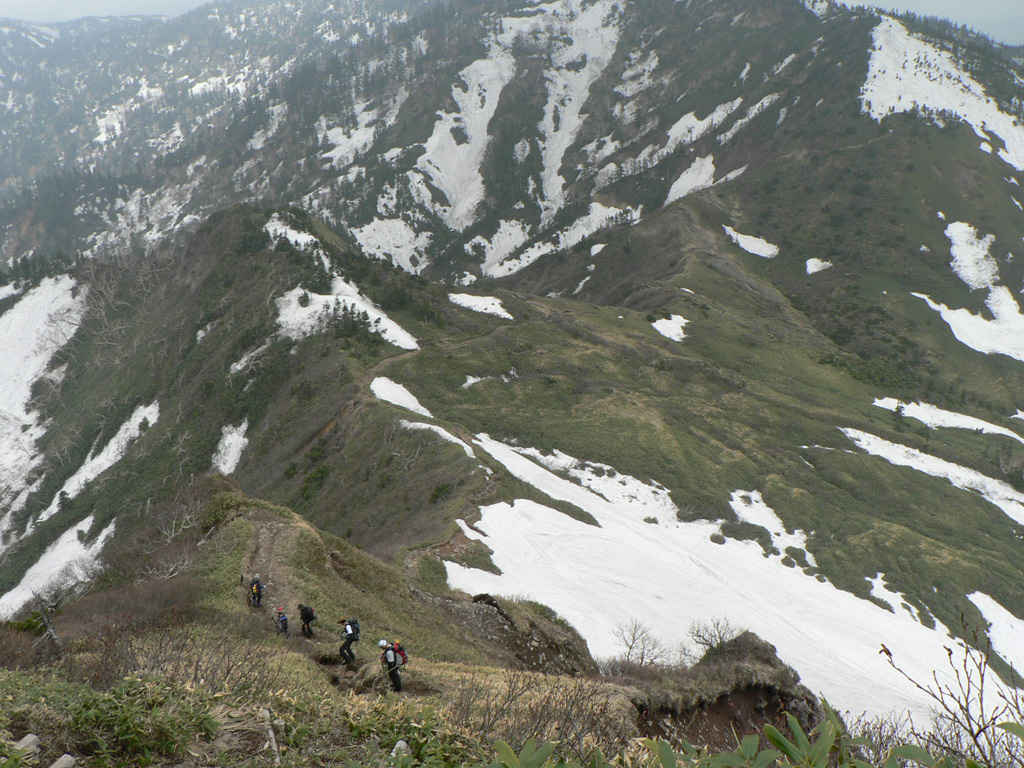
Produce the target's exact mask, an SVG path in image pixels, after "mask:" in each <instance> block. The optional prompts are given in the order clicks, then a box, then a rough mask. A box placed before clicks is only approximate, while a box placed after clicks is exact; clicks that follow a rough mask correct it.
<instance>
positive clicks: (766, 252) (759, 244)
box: [722, 225, 779, 259]
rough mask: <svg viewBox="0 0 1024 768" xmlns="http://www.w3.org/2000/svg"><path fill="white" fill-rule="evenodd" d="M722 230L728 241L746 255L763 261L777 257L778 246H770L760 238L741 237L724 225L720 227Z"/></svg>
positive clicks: (751, 236)
mask: <svg viewBox="0 0 1024 768" xmlns="http://www.w3.org/2000/svg"><path fill="white" fill-rule="evenodd" d="M722 229H724V230H725V234H727V235H728V236H729V239H730V240H732V241H733V242H734V243H736V245H738V246H739V247H740V248H742V249H743V250H744V251H746V252H747V253H752V254H754V255H755V256H760V257H762V258H764V259H774V258H775V257H776V256H778V255H779V246H777V245H772V244H771V243H769V242H768V241H767V240H762V239H761V238H760V237H754V236H753V235H741V234H740V233H739V232H737V231H736V230H735V229H733V228H732V227H727V226H725V225H723V226H722Z"/></svg>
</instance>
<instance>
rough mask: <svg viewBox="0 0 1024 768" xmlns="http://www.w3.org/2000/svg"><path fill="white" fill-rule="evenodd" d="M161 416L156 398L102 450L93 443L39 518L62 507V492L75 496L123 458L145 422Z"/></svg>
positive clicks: (132, 417) (140, 432) (150, 421)
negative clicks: (79, 465)
mask: <svg viewBox="0 0 1024 768" xmlns="http://www.w3.org/2000/svg"><path fill="white" fill-rule="evenodd" d="M159 418H160V404H159V403H157V402H155V401H154V402H152V403H150V404H149V405H140V406H139V407H138V408H136V409H135V411H134V412H133V413H132V415H131V416H130V417H129V418H128V421H126V422H125V423H124V424H122V425H121V427H120V429H118V430H117V433H116V434H115V435H114V436H113V437H112V438H110V441H109V442H108V443H107V444H106V445H105V446H104V447H103V450H101V451H100V452H99V453H96V451H95V446H93V450H92V451H90V452H89V456H88V458H87V459H86V460H85V463H84V464H82V466H81V467H79V468H78V470H77V471H76V472H75V474H73V475H72V476H71V477H69V478H68V479H67V480H66V481H65V482H64V485H63V486H62V487H61V489H60V490H59V491H58V492H57V494H56V495H55V496H54V497H53V500H52V501H51V502H50V506H48V507H47V508H46V509H45V510H43V512H42V513H41V514H40V515H39V519H38V520H37V521H36V522H37V523H41V522H43V521H44V520H48V519H50V518H51V517H53V516H54V515H55V514H56V513H57V510H58V509H59V508H60V498H61V496H62V495H67V497H68V498H69V499H73V498H75V497H76V496H77V495H78V494H80V493H81V492H82V490H83V489H84V488H85V486H86V485H88V484H89V483H91V482H92V481H93V480H95V479H96V478H97V477H99V476H100V475H101V474H103V473H104V472H106V471H107V470H108V469H110V468H111V467H112V466H114V465H115V464H116V463H117V462H119V461H120V460H121V459H122V458H124V455H125V454H126V453H127V452H128V448H129V447H130V446H131V444H132V443H134V442H135V441H136V440H138V439H139V436H140V435H141V434H142V430H143V425H148V426H152V425H153V424H156V422H157V420H158V419H159Z"/></svg>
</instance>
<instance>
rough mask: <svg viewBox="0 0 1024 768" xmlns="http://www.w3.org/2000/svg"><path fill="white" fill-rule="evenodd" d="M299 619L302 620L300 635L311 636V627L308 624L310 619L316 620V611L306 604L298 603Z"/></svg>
mask: <svg viewBox="0 0 1024 768" xmlns="http://www.w3.org/2000/svg"><path fill="white" fill-rule="evenodd" d="M299 621H300V622H302V626H301V627H300V629H301V630H302V636H303V637H312V636H313V629H312V627H310V626H309V624H310V622H312V621H316V611H315V610H313V608H311V607H310V606H308V605H303V604H302V603H299Z"/></svg>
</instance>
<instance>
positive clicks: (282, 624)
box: [274, 606, 288, 637]
mask: <svg viewBox="0 0 1024 768" xmlns="http://www.w3.org/2000/svg"><path fill="white" fill-rule="evenodd" d="M274 623H275V624H277V631H278V632H280V633H281V634H282V635H284V636H285V637H288V617H287V616H285V615H284V608H282V607H281V606H277V616H275V617H274Z"/></svg>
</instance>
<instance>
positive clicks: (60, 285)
mask: <svg viewBox="0 0 1024 768" xmlns="http://www.w3.org/2000/svg"><path fill="white" fill-rule="evenodd" d="M4 290H7V291H9V293H7V294H6V295H13V294H14V293H16V290H15V289H14V287H13V286H5V288H4ZM84 312H85V290H84V289H81V288H79V287H78V286H77V284H76V283H75V281H74V280H73V279H71V278H70V277H68V276H66V275H65V276H61V277H48V278H46V279H44V280H42V281H41V282H40V283H39V285H38V286H37V287H35V288H33V289H32V290H30V291H27V292H26V293H24V294H23V295H22V296H21V298H19V299H18V301H17V302H16V303H15V304H14V306H12V307H10V308H9V309H8V310H7V311H6V312H4V313H3V314H2V315H0V339H2V340H3V342H2V343H3V353H2V354H0V508H2V507H5V506H8V505H11V504H13V503H14V500H15V499H16V498H18V497H19V496H21V495H22V494H23V493H24V492H25V491H26V489H27V482H28V476H29V474H30V473H31V471H32V470H33V469H34V468H35V467H36V466H37V465H38V463H39V461H40V458H39V456H38V452H37V450H36V442H37V441H38V440H39V439H40V438H41V437H42V435H43V432H44V431H45V427H46V425H45V424H44V423H42V422H41V421H40V419H39V415H38V414H37V413H35V412H33V411H31V410H30V408H29V403H30V402H31V398H32V385H33V384H34V383H35V382H36V381H38V380H39V379H40V378H42V377H44V376H52V377H53V378H55V379H58V380H59V379H60V378H61V375H62V374H61V373H60V372H59V371H55V372H52V373H47V369H48V368H49V365H50V360H51V359H52V358H53V355H54V354H55V353H56V352H57V350H59V349H60V348H61V347H63V346H64V344H65V343H67V341H68V340H70V339H71V337H72V336H73V335H74V333H75V331H77V330H78V325H79V323H80V322H81V320H82V315H83V314H84ZM22 500H23V498H22ZM2 550H3V545H0V551H2Z"/></svg>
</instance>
